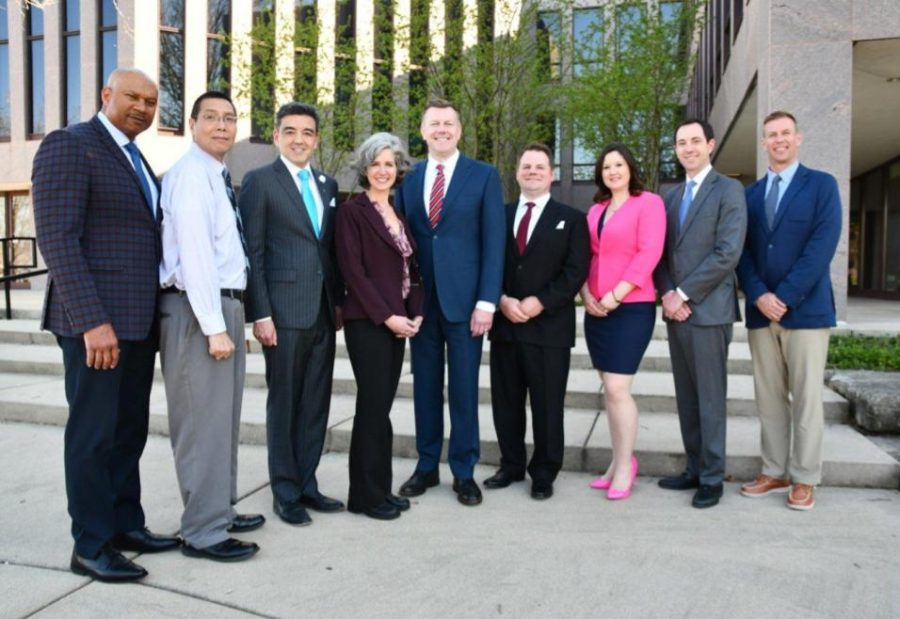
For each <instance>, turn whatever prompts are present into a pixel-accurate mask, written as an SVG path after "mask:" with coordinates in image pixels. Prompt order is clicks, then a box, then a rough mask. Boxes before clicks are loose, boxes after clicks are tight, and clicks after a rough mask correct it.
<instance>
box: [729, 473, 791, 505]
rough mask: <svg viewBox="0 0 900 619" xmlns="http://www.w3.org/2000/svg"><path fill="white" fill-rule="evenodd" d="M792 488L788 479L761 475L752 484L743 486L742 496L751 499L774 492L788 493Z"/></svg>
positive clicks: (748, 483)
mask: <svg viewBox="0 0 900 619" xmlns="http://www.w3.org/2000/svg"><path fill="white" fill-rule="evenodd" d="M790 487H791V482H789V481H788V480H786V479H778V478H777V477H769V476H768V475H760V476H759V477H757V478H756V479H754V480H753V481H751V482H747V483H746V484H744V485H743V486H741V494H743V495H744V496H748V497H750V498H751V499H755V498H756V497H760V496H766V495H767V494H770V493H772V492H787V491H788V490H789V489H790Z"/></svg>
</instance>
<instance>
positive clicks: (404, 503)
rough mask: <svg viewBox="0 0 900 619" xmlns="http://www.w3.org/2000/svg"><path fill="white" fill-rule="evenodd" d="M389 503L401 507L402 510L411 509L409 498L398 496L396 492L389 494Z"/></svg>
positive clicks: (387, 499)
mask: <svg viewBox="0 0 900 619" xmlns="http://www.w3.org/2000/svg"><path fill="white" fill-rule="evenodd" d="M385 501H387V502H388V503H390V504H391V505H393V506H394V507H396V508H397V509H399V510H400V511H401V512H405V511H406V510H408V509H409V499H404V498H403V497H402V496H397V495H396V494H389V495H387V498H386V499H385Z"/></svg>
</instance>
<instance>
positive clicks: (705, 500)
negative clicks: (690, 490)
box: [691, 484, 722, 509]
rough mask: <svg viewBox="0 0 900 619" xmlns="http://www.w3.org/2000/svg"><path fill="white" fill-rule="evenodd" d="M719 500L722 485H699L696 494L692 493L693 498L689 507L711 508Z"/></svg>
mask: <svg viewBox="0 0 900 619" xmlns="http://www.w3.org/2000/svg"><path fill="white" fill-rule="evenodd" d="M721 498H722V484H716V485H715V486H707V485H706V484H700V487H699V488H697V492H695V493H694V498H693V499H691V505H693V506H694V507H698V508H700V509H703V508H704V507H712V506H713V505H718V504H719V499H721Z"/></svg>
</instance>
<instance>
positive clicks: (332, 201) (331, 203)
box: [328, 198, 334, 208]
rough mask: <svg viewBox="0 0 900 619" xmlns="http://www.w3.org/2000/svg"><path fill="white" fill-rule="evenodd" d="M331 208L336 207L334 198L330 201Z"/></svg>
mask: <svg viewBox="0 0 900 619" xmlns="http://www.w3.org/2000/svg"><path fill="white" fill-rule="evenodd" d="M328 207H329V208H334V198H332V199H331V202H329V203H328Z"/></svg>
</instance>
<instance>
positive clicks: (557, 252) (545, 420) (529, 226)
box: [484, 144, 590, 500]
mask: <svg viewBox="0 0 900 619" xmlns="http://www.w3.org/2000/svg"><path fill="white" fill-rule="evenodd" d="M551 162H552V153H551V151H550V149H549V148H548V147H547V146H545V145H544V144H530V145H528V146H526V147H525V150H524V152H523V153H522V156H521V157H520V158H519V168H518V171H517V172H516V180H517V181H518V183H519V188H520V189H521V192H522V193H521V195H520V196H519V200H518V202H515V203H512V204H509V205H507V207H506V219H507V222H508V224H507V230H508V234H507V241H506V267H505V269H504V275H503V289H502V292H501V295H500V304H499V305H500V307H499V309H500V311H499V312H498V313H497V314H496V317H495V322H494V328H493V329H492V330H491V334H490V340H491V402H492V404H493V409H494V427H495V428H496V430H497V440H498V442H499V444H500V469H499V470H498V471H497V472H496V473H494V475H493V476H491V477H489V478H487V479H486V480H484V487H485V488H505V487H507V486H509V485H510V484H511V483H512V482H514V481H521V480H522V479H524V478H525V470H526V454H525V426H526V418H525V398H526V395H530V399H531V425H532V434H533V436H534V453H533V454H532V456H531V461H530V462H529V463H528V466H527V470H528V474H529V475H530V476H531V480H532V485H531V496H532V498H534V499H537V500H543V499H549V498H550V497H551V496H553V481H554V480H555V479H556V475H557V473H558V472H559V469H560V468H561V467H562V460H563V451H564V448H565V445H564V440H563V404H564V401H565V397H566V383H567V381H568V378H569V360H570V357H571V349H572V346H574V345H575V295H576V294H577V293H578V289H579V288H580V287H581V285H582V284H583V283H584V280H585V278H586V277H587V273H588V265H589V263H590V239H589V237H588V229H587V221H586V219H585V217H584V213H581V212H579V211H577V210H575V209H574V208H572V207H570V206H566V205H565V204H560V203H559V202H557V201H555V200H553V199H552V198H551V197H550V184H551V183H552V182H553V164H552V163H551Z"/></svg>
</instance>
